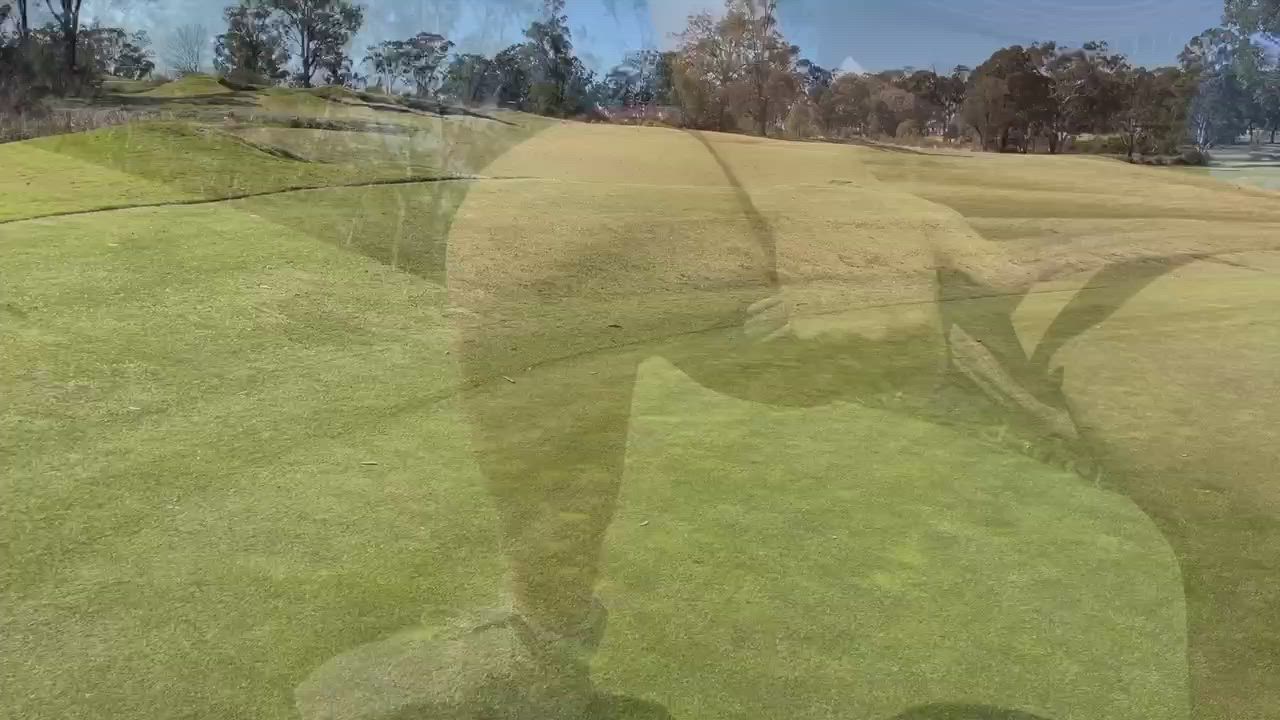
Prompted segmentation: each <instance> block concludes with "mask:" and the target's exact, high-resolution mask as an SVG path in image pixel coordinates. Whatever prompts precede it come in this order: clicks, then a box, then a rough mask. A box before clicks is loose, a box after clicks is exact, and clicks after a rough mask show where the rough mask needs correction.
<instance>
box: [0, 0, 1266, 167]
mask: <svg viewBox="0 0 1280 720" xmlns="http://www.w3.org/2000/svg"><path fill="white" fill-rule="evenodd" d="M28 3H29V0H0V97H3V96H4V93H7V94H8V95H9V96H13V95H15V94H16V93H17V88H21V87H26V88H31V87H36V88H38V89H39V90H40V91H42V92H52V93H64V94H65V93H69V92H77V91H79V90H81V89H82V88H83V87H84V86H85V85H86V84H92V81H93V79H94V78H96V77H101V76H103V75H115V76H123V77H130V78H141V77H145V76H147V75H148V74H150V73H151V72H152V70H153V69H154V68H155V56H154V54H153V52H152V51H151V49H150V47H149V38H147V37H146V34H145V33H128V32H127V31H125V30H123V29H120V28H109V27H101V26H98V25H93V26H89V27H81V22H80V4H81V0H56V3H55V2H54V0H45V3H46V5H47V9H48V11H49V13H48V14H49V15H50V16H51V17H52V19H51V20H50V21H49V22H47V23H46V24H44V25H42V26H40V27H35V28H33V27H31V26H30V23H29V7H28ZM1223 18H1224V20H1223V24H1222V25H1221V26H1220V27H1215V28H1210V29H1208V30H1206V31H1205V32H1203V33H1201V34H1199V35H1197V36H1196V37H1194V38H1192V39H1191V40H1190V41H1189V42H1188V43H1187V44H1186V47H1185V48H1184V50H1183V51H1182V53H1181V54H1180V56H1179V58H1178V63H1177V64H1176V65H1170V66H1168V67H1160V68H1144V67H1139V66H1136V65H1134V64H1133V63H1131V62H1130V61H1129V60H1128V59H1127V58H1126V57H1125V56H1124V55H1123V54H1121V53H1118V52H1114V51H1112V50H1111V49H1110V48H1109V47H1108V46H1107V44H1106V43H1105V42H1102V41H1097V42H1089V43H1084V44H1083V45H1081V46H1079V47H1068V46H1064V45H1059V44H1058V43H1054V42H1038V43H1032V44H1030V45H1026V46H1023V45H1011V46H1009V47H1004V48H1000V49H997V50H996V51H995V52H993V53H992V54H991V56H990V57H989V58H987V59H986V60H985V61H983V62H982V63H981V64H979V65H978V66H976V67H973V68H969V67H964V66H960V67H956V68H954V69H952V70H951V71H949V72H946V73H939V72H936V71H935V70H932V69H929V70H921V69H913V68H905V69H901V70H889V71H883V72H877V73H850V72H840V71H838V70H835V69H828V68H824V67H822V66H820V65H819V64H818V63H816V62H814V61H812V60H810V59H808V58H805V57H803V56H802V54H801V51H800V48H799V47H798V46H796V45H793V44H791V43H790V42H788V40H787V39H786V37H785V36H784V35H783V33H782V30H781V27H780V25H779V22H778V19H777V7H776V0H764V1H763V2H762V0H725V5H724V9H723V12H721V13H717V14H712V13H709V12H703V13H698V14H695V15H692V16H690V17H689V19H688V23H687V26H686V27H685V29H684V30H683V32H681V33H680V34H679V35H678V36H677V37H676V38H675V40H676V47H675V48H674V49H673V50H670V51H666V52H659V51H656V50H642V51H637V52H631V53H628V54H627V55H626V56H625V57H624V58H623V61H622V62H621V63H619V64H618V65H616V66H614V67H613V68H611V69H610V70H609V71H607V72H605V73H603V74H602V75H600V76H597V74H596V73H595V72H593V71H592V70H591V69H589V68H588V67H586V66H585V65H584V64H583V62H582V61H581V60H580V59H579V58H578V57H577V55H576V54H575V52H574V44H573V35H572V32H571V31H570V28H569V22H568V17H567V15H566V12H565V2H564V0H544V5H543V9H542V12H541V13H540V15H539V16H538V17H537V18H536V19H534V20H533V21H532V22H531V23H530V24H529V25H528V26H527V27H526V29H525V30H524V33H523V39H522V40H521V41H520V42H517V43H514V44H512V45H511V46H509V47H507V48H504V49H502V50H501V51H499V52H497V53H495V54H494V55H493V56H491V57H490V56H485V55H481V54H476V53H458V52H455V45H454V43H453V42H452V41H450V40H449V39H448V38H446V37H444V36H442V35H440V34H437V33H427V32H420V33H417V34H415V35H412V36H410V37H407V38H403V39H392V40H385V41H382V42H379V43H377V44H375V45H372V46H369V47H367V48H365V50H364V52H363V54H361V56H360V57H358V58H357V57H356V53H355V51H354V50H353V48H352V47H351V46H352V42H353V39H354V38H355V36H356V34H357V33H358V32H359V30H360V29H361V27H362V26H363V24H364V20H365V17H364V9H363V8H362V7H361V6H360V5H359V4H357V3H355V2H352V0H239V1H238V2H236V3H234V4H232V5H230V6H228V7H226V8H225V10H224V12H223V20H224V27H223V28H222V29H221V32H219V33H217V34H216V36H215V37H214V38H212V43H210V38H209V36H208V33H207V31H206V30H205V29H204V28H202V27H199V26H186V27H183V28H179V29H178V30H177V31H176V32H175V33H174V35H173V37H171V38H169V42H168V44H167V45H166V47H165V49H164V58H165V60H167V61H168V63H169V65H170V66H172V67H174V68H175V69H177V70H178V71H180V72H194V71H197V70H200V69H202V68H203V63H204V57H203V53H204V50H205V48H206V47H207V46H208V45H209V44H212V45H213V52H212V64H213V67H214V69H216V70H217V72H219V73H220V74H221V75H223V76H224V77H225V78H227V80H229V81H231V82H233V83H235V82H239V83H244V84H247V85H252V84H281V83H289V84H293V85H298V86H303V87H310V86H312V85H313V84H315V83H324V84H330V85H350V86H359V87H376V88H378V89H380V90H381V91H382V92H385V93H390V94H412V95H416V96H420V97H428V98H433V99H439V100H442V101H451V102H456V103H464V104H484V103H501V104H503V105H506V106H509V107H513V108H517V109H520V110H525V111H528V112H534V113H541V114H545V115H554V116H561V117H573V116H583V115H595V116H598V117H605V118H618V117H628V116H630V117H639V118H643V117H645V116H646V114H647V113H650V112H651V111H653V110H655V109H659V108H660V109H664V110H670V111H671V112H670V113H669V114H667V115H664V117H667V118H668V119H669V121H670V122H678V123H679V124H682V125H685V126H688V127H693V128H702V129H713V130H721V131H731V132H751V133H756V134H760V135H779V136H787V137H797V138H805V137H815V138H819V137H820V138H828V139H846V138H851V137H871V138H879V137H893V138H898V139H904V140H910V139H914V138H920V137H924V136H929V135H933V136H939V137H942V138H948V139H964V140H968V141H970V142H972V144H973V146H974V147H975V148H981V149H985V150H990V151H998V152H1010V151H1013V152H1049V153H1056V152H1060V151H1062V150H1064V149H1066V148H1068V147H1075V148H1076V149H1095V150H1102V151H1106V152H1115V153H1123V154H1127V155H1129V156H1130V157H1132V156H1133V155H1135V154H1162V153H1163V154H1168V153H1174V152H1177V150H1178V148H1179V147H1180V146H1183V145H1186V144H1191V145H1194V146H1196V147H1197V148H1201V149H1204V148H1209V147H1212V146H1213V145H1215V144H1219V143H1224V142H1231V141H1233V140H1234V139H1235V138H1237V137H1239V136H1240V135H1242V134H1246V133H1247V134H1250V135H1252V136H1254V137H1261V136H1263V135H1266V134H1269V135H1270V139H1271V141H1272V142H1274V141H1275V136H1276V133H1277V132H1278V131H1280V65H1278V64H1277V62H1276V59H1275V57H1274V56H1272V55H1268V53H1266V52H1265V51H1264V46H1263V45H1262V44H1261V43H1259V42H1258V39H1257V38H1259V37H1260V36H1264V35H1268V36H1272V37H1274V36H1276V35H1280V0H1225V8H1224V16H1223Z"/></svg>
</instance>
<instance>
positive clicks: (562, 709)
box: [294, 608, 604, 720]
mask: <svg viewBox="0 0 1280 720" xmlns="http://www.w3.org/2000/svg"><path fill="white" fill-rule="evenodd" d="M593 615H594V616H593V618H592V619H591V620H589V621H588V622H587V623H585V624H584V626H583V627H582V628H581V630H580V631H579V632H576V633H573V634H572V635H564V634H556V633H552V632H549V631H547V630H545V629H542V628H539V627H537V626H536V625H534V624H533V623H532V622H530V621H529V620H527V619H525V618H523V617H521V616H520V615H519V614H517V613H514V612H504V613H501V614H498V615H495V616H494V617H491V618H488V619H486V620H484V621H482V622H479V623H473V624H471V625H470V626H469V627H465V628H452V629H449V630H446V631H438V630H437V631H432V630H426V629H419V630H412V631H407V632H404V633H401V634H398V635H395V636H392V637H390V638H387V639H386V640H382V641H380V642H376V643H372V644H369V645H365V646H362V647H358V648H355V649H354V650H351V651H349V652H347V653H344V654H342V655H339V656H338V657H336V658H334V659H332V660H330V661H329V662H327V663H325V664H324V665H323V666H321V667H320V668H318V669H317V670H316V671H315V672H313V673H312V674H311V675H310V676H309V677H308V678H307V679H306V680H304V681H303V682H302V683H301V684H300V685H299V686H298V688H297V689H296V690H295V691H294V698H295V701H296V703H297V708H298V711H299V713H300V715H301V716H302V718H303V720H356V719H357V718H358V719H360V720H375V719H378V720H392V719H394V720H418V719H419V718H421V719H422V720H427V719H430V720H463V719H466V720H472V719H477V720H479V719H483V720H579V719H580V718H585V717H588V711H589V708H590V707H591V704H592V702H593V700H595V698H594V693H593V690H592V687H591V680H590V677H589V674H588V662H589V660H590V657H591V655H592V654H593V653H594V651H595V649H596V647H597V646H598V644H599V641H600V637H601V635H602V634H603V629H604V614H603V608H599V609H598V612H596V613H594V614H593Z"/></svg>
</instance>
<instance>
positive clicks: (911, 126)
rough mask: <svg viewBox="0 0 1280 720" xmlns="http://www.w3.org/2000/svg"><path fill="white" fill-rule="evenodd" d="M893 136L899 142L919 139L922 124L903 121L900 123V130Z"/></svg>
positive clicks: (908, 120)
mask: <svg viewBox="0 0 1280 720" xmlns="http://www.w3.org/2000/svg"><path fill="white" fill-rule="evenodd" d="M893 135H894V137H896V138H898V139H899V140H907V139H910V138H918V137H920V123H918V122H916V121H915V120H911V119H907V120H903V121H902V122H900V123H898V129H897V130H896V131H895V132H894V133H893Z"/></svg>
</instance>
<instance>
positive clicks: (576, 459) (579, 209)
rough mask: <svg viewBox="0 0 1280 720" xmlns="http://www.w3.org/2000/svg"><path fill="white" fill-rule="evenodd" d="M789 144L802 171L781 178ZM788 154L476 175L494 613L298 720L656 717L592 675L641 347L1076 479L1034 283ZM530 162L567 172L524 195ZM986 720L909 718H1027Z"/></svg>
mask: <svg viewBox="0 0 1280 720" xmlns="http://www.w3.org/2000/svg"><path fill="white" fill-rule="evenodd" d="M662 147H665V148H666V153H667V154H665V155H664V154H663V153H662V152H661V150H660V149H661V148H662ZM676 150H678V151H679V152H678V153H676V154H675V155H674V156H673V155H672V154H671V153H673V152H675V151H676ZM787 153H800V154H801V155H802V162H801V163H799V164H798V165H797V166H796V167H795V168H794V169H788V168H787V167H785V166H784V165H785V162H784V157H785V154H787ZM803 154H804V147H803V146H795V145H787V144H782V143H777V142H775V141H766V140H758V139H749V138H742V137H735V136H726V135H702V134H698V133H683V132H679V131H675V130H665V131H663V130H647V131H637V130H635V129H630V128H617V127H589V126H582V125H577V124H565V125H559V126H555V127H552V128H550V129H548V130H546V131H544V132H542V133H540V134H539V135H537V136H535V137H534V138H532V139H530V140H528V141H526V142H525V143H523V144H521V145H519V146H517V147H515V148H513V149H512V150H510V151H509V152H507V153H506V154H505V155H504V156H503V157H502V158H499V159H498V160H497V161H496V162H495V163H494V164H493V165H492V166H491V167H490V168H489V173H490V174H491V175H494V176H499V177H507V178H512V179H508V180H502V181H492V182H485V181H481V182H477V183H474V184H473V185H472V186H471V187H470V189H469V190H468V194H467V197H466V199H465V201H464V202H463V203H462V205H461V207H460V208H459V209H458V211H457V213H456V215H455V216H454V217H453V219H452V223H451V227H450V231H449V241H448V242H449V250H448V264H447V268H446V273H447V283H448V289H449V308H448V315H449V317H450V322H451V324H452V325H453V328H454V335H455V348H456V353H455V354H456V356H457V357H458V362H459V364H460V366H461V369H462V372H463V376H464V381H465V385H466V388H467V389H466V390H465V391H464V393H463V395H462V398H463V403H462V404H463V407H464V408H465V410H466V413H467V415H468V417H469V418H470V423H471V425H472V441H473V445H474V449H475V457H476V461H477V462H478V463H479V464H480V466H481V468H482V471H483V473H484V475H485V476H486V477H487V479H488V483H489V486H490V489H491V491H492V496H493V498H494V500H495V503H496V505H497V508H498V511H499V516H500V518H501V523H502V527H501V535H502V539H503V547H504V548H505V552H506V553H507V555H508V560H509V563H510V582H509V589H510V598H509V602H508V603H505V608H504V609H503V610H501V611H498V612H495V613H493V614H489V615H479V616H475V617H472V618H470V619H468V620H465V621H460V622H459V624H458V626H457V627H456V628H452V629H449V630H446V631H441V632H435V631H433V632H430V633H413V632H410V633H406V634H403V635H398V636H395V637H392V638H390V639H388V640H384V641H382V642H379V643H374V644H371V645H368V646H364V647H361V648H357V649H355V650H353V651H351V652H349V653H347V654H344V655H342V656H340V657H338V658H335V659H334V660H332V661H331V662H329V663H328V664H326V665H325V666H324V667H322V668H320V669H318V670H317V671H316V672H315V673H314V674H313V675H312V676H311V677H309V678H308V679H307V680H306V681H305V682H304V683H303V684H302V685H301V686H300V687H299V689H298V691H297V699H298V703H299V708H300V710H301V712H302V715H303V716H304V717H305V718H355V717H362V718H363V717H395V718H401V717H405V718H408V717H422V718H435V717H477V718H488V717H511V718H577V717H613V716H618V714H619V713H622V714H623V715H625V716H629V717H645V716H654V717H661V716H663V714H664V711H662V709H661V708H659V707H657V706H654V705H652V704H646V703H643V702H639V701H633V700H626V699H622V698H609V697H603V696H601V695H599V694H597V693H595V692H594V691H593V689H592V684H591V681H590V659H591V657H592V654H593V652H594V651H595V649H596V647H597V646H598V645H599V643H600V641H601V638H602V636H603V634H604V631H605V617H606V613H605V608H604V607H603V604H602V603H601V602H600V601H599V600H598V599H597V597H596V592H595V585H596V582H597V580H598V575H599V572H600V563H601V555H602V550H603V545H604V539H605V533H606V531H607V529H608V527H609V525H610V522H611V520H612V518H613V515H614V510H615V506H616V502H617V497H618V492H619V488H620V483H621V480H622V476H623V470H624V456H625V450H626V444H627V437H628V425H629V422H630V420H631V404H632V390H633V387H634V385H635V381H636V374H637V368H638V367H639V365H640V364H641V363H642V362H643V361H644V360H646V359H648V358H651V357H662V358H665V359H667V360H668V361H669V362H670V363H672V364H673V365H674V366H675V367H677V368H679V369H680V370H681V371H683V372H684V373H685V374H686V375H687V376H688V377H690V378H692V379H693V380H695V381H696V382H698V383H699V384H701V385H702V386H704V387H706V388H709V389H712V390H715V391H717V392H720V393H723V394H726V395H729V396H733V397H737V398H742V399H746V400H752V401H756V402H760V403H766V404H769V405H784V406H799V407H810V406H816V405H821V404H825V403H830V402H834V401H844V402H855V403H863V404H870V405H875V406H877V407H883V408H888V409H891V410H894V411H897V412H901V413H904V414H907V415H911V416H915V417H921V418H925V419H929V420H931V421H935V422H938V423H945V424H947V425H949V426H954V427H958V428H963V429H966V431H968V432H971V433H974V434H975V435H978V434H983V433H987V434H991V433H990V431H992V430H993V429H996V428H999V429H1000V434H1002V435H1003V434H1005V433H1006V432H1007V433H1008V435H1009V436H1010V437H1016V438H1017V442H1016V445H1017V446H1018V447H1020V448H1022V449H1024V450H1025V451H1026V452H1029V453H1032V454H1034V455H1035V456H1036V457H1037V458H1040V459H1043V460H1046V461H1048V462H1050V463H1052V464H1053V465H1055V466H1057V467H1066V468H1069V469H1071V470H1074V471H1076V472H1077V473H1079V474H1080V475H1081V476H1083V477H1087V478H1089V479H1090V480H1096V479H1097V477H1098V469H1097V467H1096V465H1095V463H1094V461H1093V459H1092V458H1091V457H1090V453H1089V452H1088V450H1087V447H1086V443H1085V442H1084V441H1083V440H1082V438H1081V436H1080V433H1079V429H1078V428H1077V426H1076V423H1075V422H1074V421H1073V419H1072V416H1071V413H1070V412H1069V407H1068V403H1067V402H1066V400H1065V398H1064V397H1063V394H1062V392H1061V388H1060V386H1059V379H1058V378H1056V377H1055V376H1054V374H1053V373H1051V372H1050V370H1049V365H1048V361H1049V359H1050V358H1051V356H1052V352H1050V351H1043V352H1040V353H1030V354H1028V353H1026V352H1024V350H1023V348H1022V345H1021V343H1020V341H1019V339H1018V337H1017V334H1016V333H1015V332H1014V328H1013V324H1012V320H1011V318H1012V311H1013V309H1014V308H1015V307H1016V306H1017V303H1018V301H1019V300H1020V299H1021V297H1022V293H1024V292H1025V291H1026V289H1027V288H1028V287H1029V286H1030V285H1031V284H1032V282H1033V280H1034V278H1032V277H1031V276H1029V275H1028V272H1027V271H1026V270H1024V269H1023V268H1020V267H1018V266H1017V265H1015V264H1014V263H1012V262H1010V261H1009V260H1008V258H1007V257H1006V256H1005V254H1004V253H1003V252H1002V251H1001V250H1000V248H998V247H997V246H995V245H993V244H992V243H989V242H987V241H985V240H984V239H983V238H982V237H981V236H979V235H978V234H977V233H975V232H973V231H972V230H971V229H970V228H969V227H968V226H967V225H966V224H965V223H964V222H963V221H962V220H961V219H960V218H959V216H958V215H956V214H955V213H954V212H952V211H950V210H948V209H946V208H942V207H939V206H937V205H934V204H932V203H928V202H925V201H923V200H921V199H919V198H914V197H911V196H908V195H905V194H902V193H894V192H890V191H887V190H885V189H883V188H882V187H879V186H878V185H877V184H876V183H875V182H874V181H873V180H871V179H870V178H868V177H863V176H859V175H858V174H857V173H856V172H855V171H854V170H853V169H852V168H850V167H848V166H847V165H848V163H847V158H844V157H843V156H840V155H835V156H832V155H830V154H823V153H812V154H811V155H809V156H804V155H803ZM673 157H678V158H679V160H678V162H677V161H675V160H674V159H673ZM824 157H835V158H836V159H835V160H823V159H822V158H824ZM553 159H554V162H552V160H553ZM824 163H826V164H825V165H824ZM545 167H558V168H565V169H564V170H560V171H557V172H561V173H563V174H561V175H559V176H557V177H551V178H542V179H522V178H525V176H526V175H528V174H529V173H530V171H531V170H532V169H535V168H545ZM850 172H854V174H853V175H852V176H850V174H849V173H850ZM516 198H518V202H517V201H516ZM1161 267H1162V268H1163V269H1162V270H1161V272H1163V271H1165V270H1167V269H1168V268H1169V267H1170V265H1169V264H1163V265H1161ZM1130 275H1132V273H1130ZM1140 286H1141V283H1138V284H1137V285H1131V286H1129V287H1131V288H1134V289H1136V288H1137V287H1140ZM1121 294H1123V293H1121ZM1113 299H1114V300H1116V301H1117V302H1116V304H1113V305H1111V306H1109V307H1106V308H1099V307H1097V306H1094V305H1090V306H1089V308H1088V310H1089V312H1088V313H1087V314H1086V315H1087V317H1082V316H1081V313H1080V312H1079V311H1078V310H1071V309H1069V312H1068V313H1067V317H1068V318H1075V320H1076V322H1075V324H1072V322H1070V321H1069V320H1061V319H1060V322H1058V323H1056V324H1055V326H1054V327H1053V329H1052V331H1051V332H1050V333H1047V334H1046V335H1045V337H1044V338H1043V339H1042V340H1041V343H1040V347H1041V348H1050V349H1051V348H1052V347H1057V346H1061V345H1062V344H1063V343H1065V342H1066V340H1068V339H1069V337H1070V336H1071V335H1072V334H1078V333H1079V332H1082V331H1084V330H1086V329H1087V328H1089V327H1091V326H1092V325H1094V324H1096V323H1097V322H1098V321H1099V320H1100V319H1102V318H1103V317H1105V315H1107V314H1108V312H1109V311H1111V310H1114V308H1115V307H1118V304H1119V303H1120V302H1122V299H1121V298H1120V297H1118V296H1117V297H1114V298H1113ZM928 700H930V699H928V698H922V702H925V701H928ZM619 708H625V710H620V709H619ZM966 708H967V709H966ZM1004 712H1005V711H1003V710H999V709H997V708H983V707H981V706H971V705H954V706H953V705H931V706H928V707H922V708H920V709H918V710H917V711H915V714H910V715H908V716H909V717H937V718H942V717H973V718H978V717H1031V716H1030V715H1026V714H1022V715H1018V714H1016V713H1013V712H1012V711H1009V713H1010V714H1001V713H1004ZM984 713H985V714H984Z"/></svg>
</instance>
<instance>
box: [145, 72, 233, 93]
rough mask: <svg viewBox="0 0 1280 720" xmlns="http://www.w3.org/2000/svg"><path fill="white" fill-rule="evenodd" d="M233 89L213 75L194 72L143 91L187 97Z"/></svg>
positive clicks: (227, 91) (228, 91)
mask: <svg viewBox="0 0 1280 720" xmlns="http://www.w3.org/2000/svg"><path fill="white" fill-rule="evenodd" d="M232 92H234V91H233V90H231V88H229V87H227V86H225V85H223V84H222V83H219V82H218V79H217V78H215V77H213V76H211V75H203V74H200V73H192V74H190V75H184V76H183V77H181V78H178V79H177V80H173V81H171V82H167V83H165V84H163V85H161V86H159V87H156V88H153V89H151V90H147V91H146V92H144V93H142V95H145V96H147V97H155V98H187V97H201V96H205V95H229V94H231V93H232Z"/></svg>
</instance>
